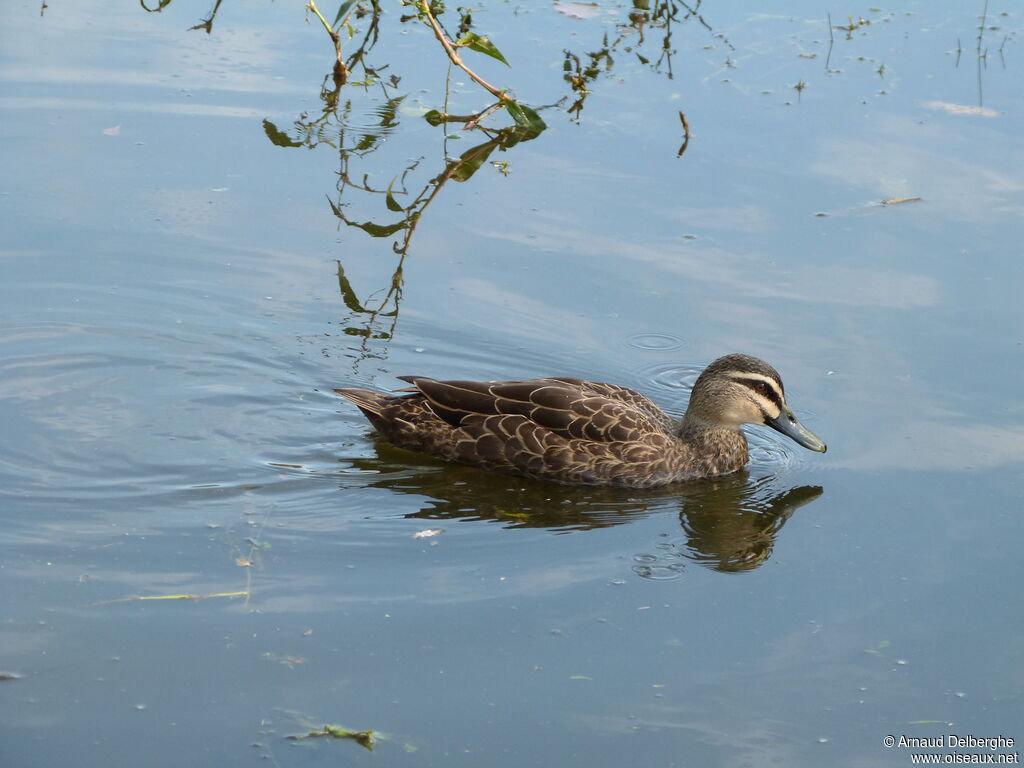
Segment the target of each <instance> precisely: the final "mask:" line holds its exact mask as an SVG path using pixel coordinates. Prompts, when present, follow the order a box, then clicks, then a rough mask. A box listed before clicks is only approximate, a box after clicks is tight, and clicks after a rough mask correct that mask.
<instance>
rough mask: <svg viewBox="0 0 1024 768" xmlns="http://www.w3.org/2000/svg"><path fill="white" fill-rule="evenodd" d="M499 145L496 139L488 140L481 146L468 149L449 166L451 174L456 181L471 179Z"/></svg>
mask: <svg viewBox="0 0 1024 768" xmlns="http://www.w3.org/2000/svg"><path fill="white" fill-rule="evenodd" d="M496 146H498V142H496V141H488V142H485V143H483V144H480V145H479V146H476V147H472V148H471V149H467V150H466V151H465V152H463V153H462V155H461V156H460V157H459V159H458V160H455V161H453V162H452V163H451V165H449V166H448V168H449V171H448V172H449V175H450V177H451V178H452V179H454V180H455V181H469V180H470V179H471V178H472V176H473V174H474V173H476V172H477V171H479V170H480V166H482V165H483V164H484V163H486V162H487V158H488V157H490V156H491V152H493V151H494V148H495V147H496Z"/></svg>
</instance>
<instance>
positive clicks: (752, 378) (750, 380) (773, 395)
mask: <svg viewBox="0 0 1024 768" xmlns="http://www.w3.org/2000/svg"><path fill="white" fill-rule="evenodd" d="M726 375H727V376H728V377H729V378H730V379H732V380H733V381H735V382H737V383H739V384H742V385H743V386H745V387H747V388H748V389H749V390H750V394H751V395H752V396H753V398H754V400H755V401H756V402H757V404H758V405H759V406H760V408H761V411H762V412H763V413H764V414H765V415H766V416H770V417H771V418H775V417H776V416H778V415H779V413H780V412H781V411H782V404H783V403H785V402H786V398H785V395H783V393H782V387H781V386H779V382H777V381H776V380H775V379H773V378H772V377H771V376H765V375H764V374H762V373H753V372H749V371H730V372H729V373H728V374H726ZM761 384H763V385H765V386H766V387H767V394H762V393H761V392H758V389H759V386H758V385H761Z"/></svg>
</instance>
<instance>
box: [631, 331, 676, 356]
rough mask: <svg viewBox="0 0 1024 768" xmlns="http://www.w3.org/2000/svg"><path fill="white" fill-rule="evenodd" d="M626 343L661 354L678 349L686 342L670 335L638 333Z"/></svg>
mask: <svg viewBox="0 0 1024 768" xmlns="http://www.w3.org/2000/svg"><path fill="white" fill-rule="evenodd" d="M626 343H627V344H629V346H631V347H636V348H637V349H650V350H657V351H659V352H662V351H666V350H670V349H678V348H679V347H681V346H683V345H684V344H686V341H685V340H683V339H680V338H679V337H678V336H673V335H671V334H669V333H637V334H634V335H632V336H630V337H629V338H628V339H626Z"/></svg>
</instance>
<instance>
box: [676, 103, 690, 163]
mask: <svg viewBox="0 0 1024 768" xmlns="http://www.w3.org/2000/svg"><path fill="white" fill-rule="evenodd" d="M679 122H681V123H682V124H683V146H681V147H680V148H679V151H678V152H676V157H682V156H683V152H685V151H686V147H687V146H689V144H690V124H689V123H688V122H686V114H685V113H684V112H683V111H682V110H679Z"/></svg>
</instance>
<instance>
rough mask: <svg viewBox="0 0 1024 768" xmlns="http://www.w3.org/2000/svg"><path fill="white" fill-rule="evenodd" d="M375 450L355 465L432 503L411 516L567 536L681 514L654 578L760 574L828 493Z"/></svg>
mask: <svg viewBox="0 0 1024 768" xmlns="http://www.w3.org/2000/svg"><path fill="white" fill-rule="evenodd" d="M376 448H377V456H376V457H375V458H368V459H355V460H352V461H351V464H352V470H356V471H357V472H358V473H360V474H362V473H366V475H369V474H371V473H372V477H367V478H366V481H364V482H365V485H367V486H369V487H373V488H388V489H390V490H394V491H399V492H402V493H409V494H415V495H419V496H426V497H428V501H427V502H426V503H425V504H424V506H423V508H422V509H420V510H419V511H417V512H412V513H409V514H407V515H406V517H407V518H419V519H423V520H434V521H436V520H493V521H496V522H500V523H503V524H504V525H505V526H506V527H508V528H548V529H550V530H551V531H552V532H553V533H566V532H569V531H584V530H591V529H594V528H608V527H611V526H614V525H621V524H623V523H627V522H629V521H631V520H636V519H639V518H644V517H648V516H651V515H655V514H662V513H673V512H674V513H675V514H678V516H679V524H680V526H681V528H682V529H683V532H684V534H685V539H684V541H683V542H681V543H672V542H671V540H669V539H667V540H666V541H665V542H664V543H662V544H661V545H659V546H658V547H657V548H656V552H654V553H652V554H645V555H637V556H636V558H635V560H636V561H637V564H636V565H635V566H634V571H635V572H636V573H637V574H638V575H640V576H642V577H644V578H651V579H663V578H673V577H674V576H678V575H679V574H680V573H681V571H682V570H683V568H684V567H685V564H686V563H687V562H695V563H698V564H700V565H702V566H705V567H708V568H711V569H713V570H716V571H727V572H742V571H750V570H753V569H755V568H757V567H758V566H760V565H761V564H762V563H764V562H765V561H766V560H768V558H769V557H770V556H771V553H772V549H773V547H774V545H775V539H776V537H777V536H778V535H779V532H780V531H781V530H782V527H783V525H785V523H786V521H787V520H788V519H789V518H790V517H791V516H792V515H793V513H794V512H796V510H797V509H799V508H800V507H802V506H804V505H806V504H809V503H811V502H812V501H814V500H815V499H817V498H818V497H819V496H821V495H822V489H821V487H820V486H797V487H793V488H789V489H788V490H785V491H779V489H778V481H777V478H776V477H775V476H773V475H767V476H764V477H759V478H757V479H751V477H750V473H749V472H746V471H741V472H736V473H733V474H731V475H727V476H724V477H720V478H712V479H707V480H698V481H694V482H689V483H685V484H681V485H677V486H675V487H672V486H670V487H667V488H659V489H652V490H644V491H641V490H629V491H625V490H623V489H612V488H593V487H573V486H562V485H549V484H546V483H542V482H538V481H533V480H527V479H524V478H518V477H507V476H504V475H498V474H493V473H490V472H484V471H481V470H479V469H477V468H475V467H467V466H461V465H458V464H447V463H443V462H433V461H431V460H429V459H425V458H424V457H423V456H422V455H421V454H414V453H410V452H408V451H404V450H402V449H400V448H395V447H394V446H392V445H390V444H389V443H384V442H381V443H378V444H377V446H376ZM366 475H363V476H364V477H366Z"/></svg>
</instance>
